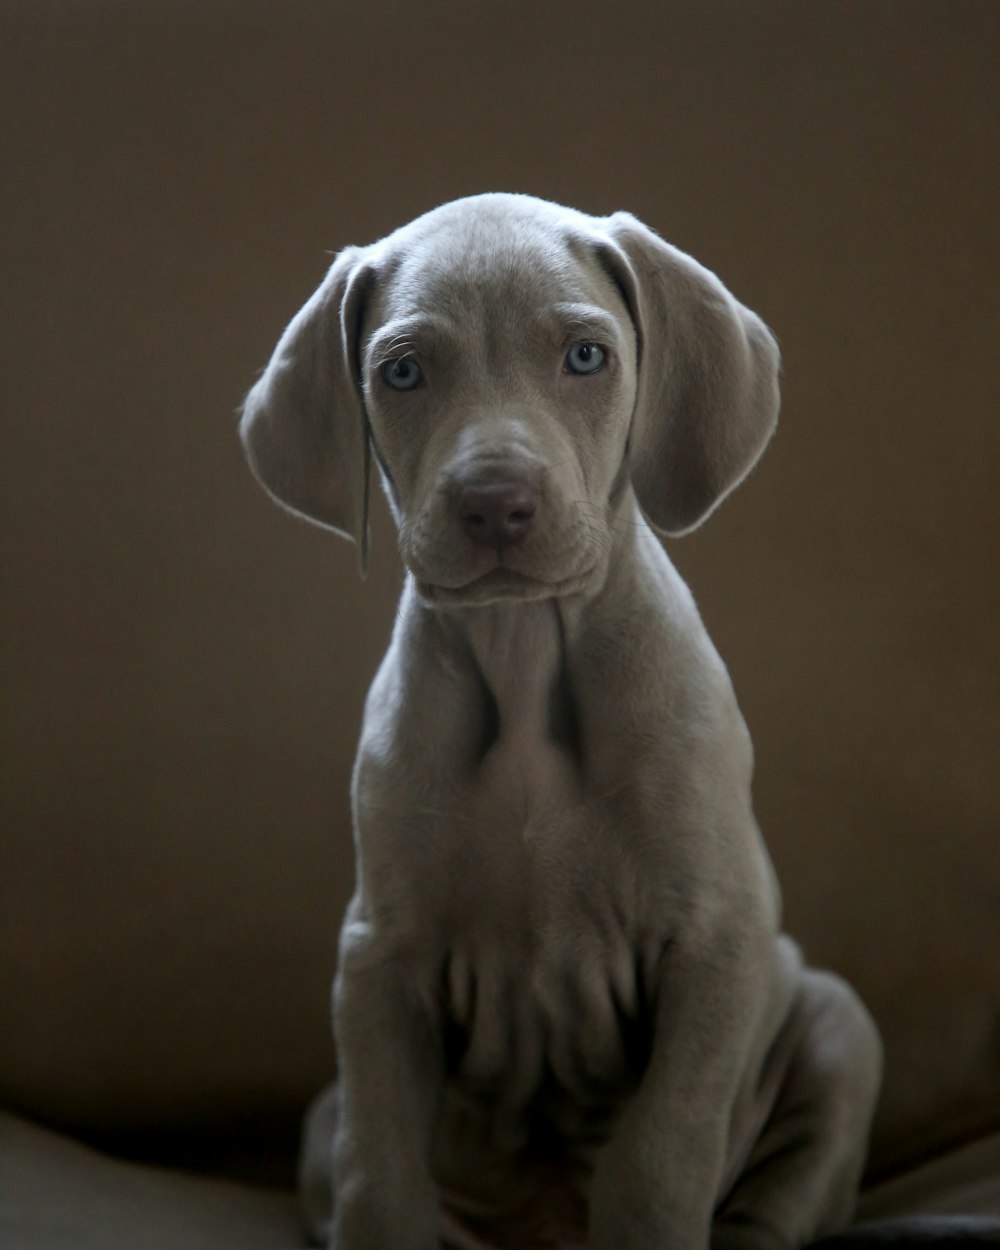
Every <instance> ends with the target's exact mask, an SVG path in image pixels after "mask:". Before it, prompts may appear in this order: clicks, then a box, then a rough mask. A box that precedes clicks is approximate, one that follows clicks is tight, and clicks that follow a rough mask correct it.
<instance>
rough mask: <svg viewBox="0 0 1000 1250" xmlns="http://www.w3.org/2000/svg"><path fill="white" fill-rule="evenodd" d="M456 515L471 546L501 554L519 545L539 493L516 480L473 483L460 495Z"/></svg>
mask: <svg viewBox="0 0 1000 1250" xmlns="http://www.w3.org/2000/svg"><path fill="white" fill-rule="evenodd" d="M457 505H458V516H459V519H460V521H461V523H462V528H463V529H464V530H465V532H466V534H468V536H469V538H471V539H472V541H473V542H474V543H477V544H478V545H479V546H481V547H495V548H496V549H497V550H498V551H502V550H503V549H504V547H512V546H515V545H516V544H517V543H519V542H522V541H523V539H524V538H525V536H526V535H527V533H528V531H529V530H530V529H531V523H532V520H533V519H534V516H535V513H536V512H537V511H538V493H537V491H536V490H535V488H534V487H533V486H531V485H529V484H528V483H527V482H523V481H517V480H507V481H486V482H472V483H469V485H467V486H465V487H463V489H462V490H461V492H460V493H459V496H458V500H457Z"/></svg>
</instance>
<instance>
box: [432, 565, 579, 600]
mask: <svg viewBox="0 0 1000 1250" xmlns="http://www.w3.org/2000/svg"><path fill="white" fill-rule="evenodd" d="M595 574H596V570H595V569H594V568H593V567H591V568H588V569H585V570H584V571H583V572H581V573H574V574H572V575H570V576H568V577H564V578H553V579H545V578H540V577H532V576H530V575H529V574H527V573H521V572H518V571H517V570H516V569H508V568H504V567H503V566H498V567H495V568H492V569H489V570H488V571H487V572H485V573H481V574H479V575H478V576H476V577H473V578H471V579H470V580H469V581H467V582H463V583H461V584H460V585H457V586H450V585H443V584H441V583H438V582H434V581H428V580H425V579H423V578H421V577H420V576H419V574H418V575H415V576H416V584H417V590H418V592H419V594H420V596H421V598H423V599H424V600H426V601H427V602H428V603H432V604H434V605H435V606H436V607H454V608H461V607H469V608H473V607H488V606H489V605H490V604H496V603H528V602H531V601H532V600H537V599H554V598H560V597H562V596H565V595H576V594H585V593H586V592H587V590H588V589H590V588H591V587H592V586H593V583H594V580H595Z"/></svg>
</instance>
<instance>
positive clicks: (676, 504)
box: [605, 213, 779, 534]
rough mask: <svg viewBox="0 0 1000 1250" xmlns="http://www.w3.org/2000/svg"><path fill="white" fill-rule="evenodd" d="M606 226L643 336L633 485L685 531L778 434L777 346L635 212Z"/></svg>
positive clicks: (673, 526)
mask: <svg viewBox="0 0 1000 1250" xmlns="http://www.w3.org/2000/svg"><path fill="white" fill-rule="evenodd" d="M605 228H606V230H607V232H608V234H609V236H610V238H611V240H612V243H613V245H614V246H613V248H612V256H611V258H610V263H611V264H612V267H613V269H614V271H615V276H616V277H617V278H618V281H619V285H620V286H621V287H622V290H623V293H624V295H625V298H626V300H627V301H628V302H629V305H630V312H631V314H632V317H633V320H634V322H635V326H636V332H637V335H638V339H639V342H638V348H639V378H638V391H637V397H636V410H635V417H634V421H633V427H632V433H631V439H630V445H629V455H630V467H631V473H632V483H633V486H634V488H635V492H636V497H637V498H638V500H639V505H640V507H641V508H642V510H643V512H644V513H645V514H646V516H647V518H648V519H649V521H650V522H651V523H652V524H653V525H654V526H656V528H657V529H659V530H662V531H663V532H664V533H667V534H681V533H684V532H685V531H686V530H689V529H692V528H693V527H694V526H696V525H697V524H698V523H699V522H701V521H703V520H704V518H705V517H706V516H708V514H709V513H710V512H711V511H712V509H713V508H714V507H715V506H716V504H717V503H719V502H720V500H722V499H723V498H724V497H725V496H726V495H727V494H728V493H729V492H730V491H731V490H732V489H733V488H734V487H735V486H737V485H738V484H739V483H740V482H741V481H742V479H743V478H744V477H745V475H746V474H747V473H748V472H749V471H750V469H751V468H752V467H753V465H754V463H755V462H756V460H757V457H758V456H759V455H760V453H761V452H762V451H763V450H764V446H765V444H766V443H767V441H768V439H769V438H770V437H771V434H772V432H773V431H774V427H775V424H776V422H777V419H778V403H779V396H778V372H779V354H778V346H777V344H776V343H775V341H774V339H773V338H772V336H771V334H770V332H769V331H768V329H767V327H766V326H765V325H764V323H763V322H762V321H761V320H760V319H759V318H758V317H757V316H756V315H755V314H754V313H752V312H751V311H750V310H749V309H748V308H744V307H743V305H742V304H740V303H738V302H737V301H736V300H735V299H733V297H732V296H731V295H730V294H729V292H728V291H727V290H726V288H725V287H724V286H723V285H722V283H721V282H720V281H719V280H718V278H716V276H715V275H714V274H712V273H710V272H709V271H708V270H707V269H705V268H703V267H702V266H701V265H699V264H698V263H697V262H696V261H694V260H692V258H691V257H690V256H687V255H685V253H683V252H681V251H679V250H678V249H677V248H675V247H672V246H671V245H670V244H668V243H665V242H664V241H663V240H662V239H661V238H660V237H659V236H658V235H656V234H654V233H653V231H652V230H649V229H648V228H647V227H646V226H644V225H643V224H642V223H641V222H639V221H637V220H636V218H634V217H632V216H631V215H630V214H629V213H615V214H614V216H613V217H610V218H608V219H606V222H605ZM616 259H617V264H616V263H615V260H616Z"/></svg>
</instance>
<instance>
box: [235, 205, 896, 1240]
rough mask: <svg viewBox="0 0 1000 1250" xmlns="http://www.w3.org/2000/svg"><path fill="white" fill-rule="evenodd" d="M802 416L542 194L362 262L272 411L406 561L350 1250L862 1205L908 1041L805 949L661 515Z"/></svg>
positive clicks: (618, 243) (369, 886) (314, 318)
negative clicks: (893, 1068) (897, 1045)
mask: <svg viewBox="0 0 1000 1250" xmlns="http://www.w3.org/2000/svg"><path fill="white" fill-rule="evenodd" d="M777 412H778V350H777V347H776V345H775V342H774V340H773V339H772V337H771V335H770V334H769V333H768V331H767V329H766V328H765V326H764V325H763V324H762V323H761V322H760V321H759V320H758V318H757V317H756V316H755V315H754V314H753V313H752V312H750V311H749V310H748V309H746V308H744V307H743V306H742V305H740V304H739V303H737V302H736V301H735V300H734V299H733V298H732V296H730V295H729V293H728V292H727V291H726V289H725V288H724V287H723V286H722V285H721V283H720V282H719V281H718V279H716V278H715V277H714V276H713V275H712V274H711V273H709V272H708V271H707V270H705V269H703V268H702V267H701V266H700V265H698V264H697V263H696V262H695V261H693V260H692V259H691V258H690V257H688V256H686V255H684V254H683V253H682V252H679V251H678V250H677V249H675V248H673V247H671V246H669V245H668V244H666V243H664V242H663V241H662V240H661V239H660V238H658V237H657V236H656V235H655V234H653V233H652V232H651V231H650V230H648V229H647V228H646V227H644V226H643V225H641V224H640V223H639V222H638V221H636V220H635V219H634V218H633V217H631V216H629V215H628V214H625V213H618V214H615V215H614V216H612V217H608V218H594V217H589V216H586V215H584V214H582V213H578V212H574V211H572V210H570V209H566V208H562V207H559V206H556V205H553V204H547V203H544V202H542V201H539V200H535V199H531V198H529V197H526V196H515V195H485V196H476V197H473V198H470V199H465V200H460V201H457V202H455V203H452V204H446V205H444V206H443V207H441V208H438V209H436V210H434V211H433V212H431V213H428V214H426V215H425V216H423V217H421V218H419V219H418V220H417V221H415V222H413V223H412V224H410V225H408V226H406V227H404V228H403V229H401V230H398V231H396V232H395V233H394V234H392V235H390V236H389V237H388V238H386V239H383V240H382V241H381V242H379V243H375V244H373V245H372V246H370V247H367V248H349V249H347V250H346V251H344V252H343V253H341V254H340V255H339V256H338V257H337V259H336V261H335V263H334V264H333V266H332V268H331V269H330V271H329V273H328V274H327V276H326V278H325V280H324V282H323V283H322V285H321V286H320V288H319V289H318V290H317V291H316V293H315V294H314V295H313V296H312V298H311V299H310V300H309V302H308V303H307V304H306V305H305V307H304V308H303V309H302V310H301V311H300V312H299V313H298V315H297V316H296V317H295V319H294V320H293V321H292V323H291V324H290V325H289V327H288V329H287V330H286V332H285V334H284V336H283V337H282V339H281V341H280V342H279V344H278V346H277V348H276V350H275V353H274V356H273V357H272V359H271V361H270V363H269V364H268V366H267V368H266V370H265V372H264V374H263V375H262V377H261V379H260V381H259V382H258V383H257V385H256V386H255V387H254V388H253V390H252V391H251V393H250V395H249V397H248V399H247V401H246V407H245V411H244V415H243V420H242V427H241V433H242V437H243V440H244V445H245V447H246V450H247V454H248V456H249V458H250V463H251V465H252V467H253V469H254V471H255V473H256V474H257V476H258V477H259V479H260V480H261V482H262V483H263V484H264V486H265V487H266V488H267V489H268V490H269V491H270V492H271V493H272V494H273V495H274V496H276V498H277V499H278V500H279V501H280V502H281V503H283V504H284V505H286V506H287V507H289V508H291V509H292V510H294V511H295V512H298V513H300V514H302V515H304V516H306V517H309V518H311V519H312V520H314V521H318V522H319V523H320V524H323V525H326V526H329V527H331V528H333V529H335V530H338V531H340V532H341V533H342V534H345V535H348V536H350V537H351V538H353V539H354V540H355V541H356V542H358V544H359V547H360V550H361V553H362V562H363V563H365V562H366V560H367V524H368V522H367V510H368V495H367V492H368V467H369V460H370V458H371V457H372V456H373V457H374V458H375V460H376V462H377V464H378V467H379V469H380V471H381V476H382V480H383V484H384V486H385V489H386V493H387V495H388V498H389V502H390V506H391V508H392V512H393V515H394V517H395V519H396V522H397V523H398V526H399V545H400V550H401V553H402V557H403V560H404V562H405V564H406V568H407V576H406V584H405V587H404V589H403V593H402V600H401V603H400V606H399V613H398V617H397V620H396V625H395V630H394V632H393V636H392V641H391V643H390V646H389V650H388V653H387V655H386V657H385V659H384V661H383V663H382V666H381V668H380V670H379V672H378V675H377V676H376V678H375V681H374V683H373V685H372V688H371V691H370V694H369V696H368V701H367V706H366V709H365V716H364V726H363V729H362V734H361V743H360V747H359V751H358V758H357V764H356V768H355V773H354V789H353V799H354V818H355V837H356V850H357V884H356V891H355V894H354V898H353V901H352V903H351V906H350V909H349V911H348V914H347V917H346V919H345V922H344V926H343V931H342V935H341V947H340V962H339V970H338V974H337V980H336V985H335V1008H334V1014H335V1034H336V1043H337V1051H338V1056H339V1078H338V1082H337V1084H336V1086H335V1087H334V1088H333V1090H331V1091H330V1092H329V1093H328V1094H327V1096H326V1097H325V1098H324V1099H323V1100H322V1101H321V1103H320V1104H319V1106H318V1107H317V1109H316V1111H315V1112H314V1116H313V1122H312V1126H311V1130H310V1133H309V1146H308V1149H307V1151H306V1159H305V1166H304V1172H305V1178H306V1193H307V1203H308V1205H309V1208H310V1215H311V1220H312V1223H313V1225H314V1231H316V1233H317V1235H318V1236H322V1237H325V1238H327V1239H328V1240H329V1244H330V1245H331V1246H332V1247H335V1248H336V1250H435V1248H437V1247H439V1246H440V1245H442V1244H444V1245H446V1246H453V1247H463V1248H472V1247H483V1246H490V1247H518V1248H522V1250H523V1248H527V1247H542V1246H574V1245H583V1244H586V1245H587V1246H588V1247H591V1248H592V1250H705V1248H706V1247H708V1246H709V1245H711V1246H712V1247H716V1248H719V1250H721V1248H722V1247H727V1248H728V1247H737V1248H740V1250H742V1248H744V1247H746V1248H751V1247H752V1248H757V1247H760V1248H764V1247H767V1248H772V1247H773V1248H774V1250H778V1248H787V1247H796V1246H799V1245H801V1244H803V1243H804V1242H806V1241H808V1240H809V1239H811V1238H813V1237H816V1236H818V1235H821V1234H823V1233H829V1232H833V1231H835V1230H837V1229H839V1228H841V1227H842V1226H843V1225H844V1224H845V1223H846V1222H847V1221H848V1220H849V1219H850V1217H851V1213H852V1210H853V1205H854V1201H855V1193H856V1188H857V1184H858V1179H859V1176H860V1172H861V1168H862V1163H863V1160H864V1157H865V1151H866V1141H867V1133H868V1127H869V1123H870V1119H871V1114H872V1108H873V1105H874V1102H875V1098H876V1093H877V1089H878V1084H879V1075H880V1068H881V1054H880V1046H879V1041H878V1036H877V1033H876V1031H875V1028H874V1026H873V1024H872V1022H871V1020H870V1019H869V1017H868V1015H867V1013H866V1011H865V1010H864V1008H863V1007H862V1005H861V1004H860V1002H859V1001H858V999H857V998H856V996H855V995H854V994H853V993H852V991H851V990H850V989H849V988H848V987H847V986H846V985H844V984H843V983H842V982H841V981H839V980H837V979H836V978H835V977H833V976H830V975H828V974H824V973H820V972H815V971H811V970H808V969H806V968H805V967H804V966H803V964H802V961H801V958H800V956H799V954H798V951H797V950H796V948H795V946H794V945H793V944H792V943H791V942H790V941H789V940H788V939H787V938H784V937H782V936H781V935H780V931H779V930H780V900H779V894H778V889H777V886H776V883H775V879H774V875H773V872H772V868H771V865H770V862H769V859H768V856H767V852H766V850H765V848H764V845H763V842H762V840H761V836H760V833H759V830H758V828H757V825H756V823H755V820H754V816H753V812H752V808H751V796H750V782H751V771H752V751H751V745H750V739H749V737H748V734H747V730H746V727H745V725H744V722H743V720H742V717H741V716H740V712H739V709H738V707H737V704H736V700H735V697H734V695H733V690H732V686H731V684H730V681H729V677H728V674H727V672H726V669H725V667H724V665H723V663H722V661H721V660H720V658H719V656H718V654H717V652H716V651H715V649H714V647H713V646H712V643H711V642H710V640H709V638H708V636H707V634H706V632H705V629H704V627H703V625H702V622H701V620H700V618H699V616H698V613H697V610H696V608H695V605H694V603H693V601H692V598H691V595H690V592H689V591H688V589H687V588H686V586H685V585H684V583H683V582H682V581H681V579H680V577H679V576H678V574H677V573H676V571H675V570H674V568H673V566H672V565H671V563H670V561H669V560H668V559H667V557H666V555H665V554H664V552H663V549H662V547H661V545H660V543H659V541H658V540H657V538H656V536H655V535H654V532H653V529H652V528H651V526H653V527H655V529H656V530H659V531H661V532H663V533H666V534H678V533H682V532H684V531H685V530H689V529H691V528H692V527H693V526H695V525H697V524H698V523H699V522H700V521H701V520H702V519H703V518H704V517H705V516H706V515H707V514H708V513H709V512H710V511H711V510H712V509H713V508H714V507H715V505H716V504H717V503H718V502H719V501H720V499H722V498H723V497H724V496H725V495H726V494H727V493H728V492H729V491H730V490H732V489H733V487H734V486H736V485H737V483H738V482H739V481H740V480H741V479H742V478H743V477H744V475H745V474H746V473H747V472H748V471H749V469H750V468H751V466H752V465H753V464H754V462H755V461H756V459H757V457H758V456H759V455H760V453H761V451H762V450H763V448H764V445H765V444H766V442H767V441H768V438H769V437H770V435H771V432H772V430H773V428H774V425H775V422H776V419H777ZM331 1143H332V1150H331Z"/></svg>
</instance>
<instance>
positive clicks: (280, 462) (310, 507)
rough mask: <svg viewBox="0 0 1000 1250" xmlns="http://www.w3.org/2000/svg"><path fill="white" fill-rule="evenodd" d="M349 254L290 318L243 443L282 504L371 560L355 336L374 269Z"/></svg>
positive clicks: (247, 416) (248, 408) (256, 395)
mask: <svg viewBox="0 0 1000 1250" xmlns="http://www.w3.org/2000/svg"><path fill="white" fill-rule="evenodd" d="M364 257H365V250H364V249H363V248H347V249H346V250H345V251H343V252H341V253H340V254H339V255H338V256H337V259H336V260H335V261H334V263H333V265H332V266H331V267H330V269H329V271H328V273H327V275H326V277H325V278H324V280H323V282H322V284H321V285H320V287H319V288H318V289H317V290H316V292H315V293H314V294H313V296H312V297H311V298H310V299H309V301H308V302H307V303H306V304H305V305H304V306H303V307H302V308H301V309H300V310H299V311H298V312H297V313H296V315H295V316H294V317H293V318H292V321H291V322H290V324H289V326H288V328H287V329H286V330H285V332H284V334H283V335H282V336H281V339H280V340H279V342H278V346H277V347H276V348H275V349H274V354H273V355H272V357H271V359H270V361H269V362H268V365H267V368H266V369H265V370H264V372H263V374H262V375H261V377H260V380H259V381H258V382H257V384H256V386H254V388H253V390H252V391H251V392H250V394H249V395H248V396H247V398H246V401H245V403H244V405H243V415H242V417H241V420H240V438H241V439H242V441H243V447H244V449H245V451H246V454H247V459H248V460H249V461H250V467H251V468H252V469H253V472H254V474H255V476H256V477H257V479H258V481H259V482H260V483H261V485H263V486H264V488H265V489H266V490H267V491H268V492H269V493H270V494H271V495H273V497H274V498H275V499H277V501H278V502H279V503H281V504H283V505H284V506H285V507H286V508H289V509H290V510H291V511H292V512H296V513H298V514H299V515H300V516H304V517H308V518H309V520H311V521H315V522H317V523H318V524H320V525H326V526H328V527H329V528H330V529H334V530H337V531H339V532H340V533H341V534H343V535H345V536H346V537H348V538H352V539H353V540H354V541H355V542H356V543H357V544H358V551H359V556H360V562H361V571H362V574H364V572H365V571H366V569H367V563H368V489H369V488H368V479H369V461H370V455H371V453H370V450H369V436H368V422H367V419H366V416H365V409H364V404H363V402H362V398H361V388H360V378H359V373H358V335H359V330H360V322H361V316H362V312H363V307H364V301H365V297H366V294H367V292H368V291H369V289H370V287H371V283H372V279H373V270H372V269H371V267H370V266H368V265H366V264H365V262H364Z"/></svg>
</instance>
